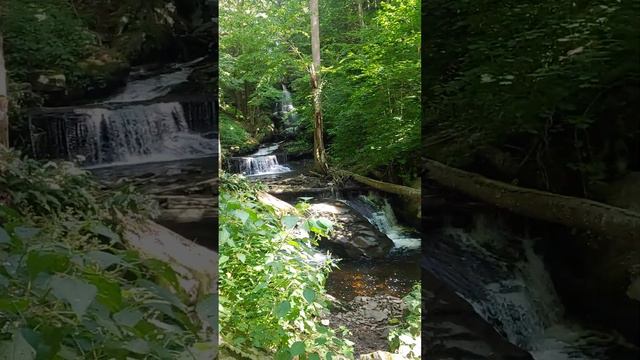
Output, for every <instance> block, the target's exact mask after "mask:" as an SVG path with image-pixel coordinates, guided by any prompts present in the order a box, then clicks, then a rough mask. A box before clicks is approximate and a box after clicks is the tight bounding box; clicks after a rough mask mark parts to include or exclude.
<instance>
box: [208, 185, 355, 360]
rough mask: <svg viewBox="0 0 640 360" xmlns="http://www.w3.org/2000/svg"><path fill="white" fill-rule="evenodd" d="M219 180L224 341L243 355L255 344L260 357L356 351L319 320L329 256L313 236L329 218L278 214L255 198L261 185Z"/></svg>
mask: <svg viewBox="0 0 640 360" xmlns="http://www.w3.org/2000/svg"><path fill="white" fill-rule="evenodd" d="M221 180H222V182H221V184H222V188H221V191H220V215H219V216H220V237H219V238H220V254H221V256H220V265H219V269H220V307H219V310H220V335H221V337H222V340H223V342H224V343H225V344H226V346H225V345H222V346H223V347H225V348H229V349H232V351H234V352H236V353H239V355H245V356H251V355H252V354H254V352H255V350H256V349H257V350H258V351H260V352H261V353H262V354H263V357H262V358H273V359H293V358H296V357H297V358H300V359H309V360H312V359H316V360H319V359H332V358H333V359H341V358H345V357H346V358H352V357H353V350H352V349H351V343H350V342H349V341H347V340H342V339H341V338H340V337H339V336H337V334H336V333H335V331H334V330H332V329H330V328H329V327H328V326H325V325H323V320H322V318H323V316H324V315H326V311H327V300H326V299H325V295H324V294H325V291H324V283H325V280H326V275H327V273H328V271H330V269H331V267H332V263H331V261H330V260H320V261H318V260H316V259H315V257H314V254H316V250H314V249H313V245H314V244H315V241H314V240H313V239H314V237H316V236H323V235H326V233H327V232H328V231H330V228H331V223H330V222H328V221H327V220H324V219H308V218H305V217H304V216H303V215H293V214H291V215H285V216H283V215H280V214H278V213H277V212H276V210H275V209H274V208H272V207H271V206H268V205H265V204H262V203H261V202H259V201H258V200H257V198H256V196H257V191H258V190H260V188H259V185H256V184H251V183H248V182H247V181H246V180H244V179H243V178H242V177H239V176H231V175H226V174H223V175H222V177H221ZM298 208H299V211H300V210H303V209H304V205H301V206H299V207H298ZM265 353H266V355H265ZM265 356H266V357H265Z"/></svg>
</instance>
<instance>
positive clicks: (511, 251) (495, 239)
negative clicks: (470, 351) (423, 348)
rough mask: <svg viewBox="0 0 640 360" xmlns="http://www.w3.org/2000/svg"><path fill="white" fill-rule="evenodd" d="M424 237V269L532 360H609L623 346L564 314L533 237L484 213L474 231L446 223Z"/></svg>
mask: <svg viewBox="0 0 640 360" xmlns="http://www.w3.org/2000/svg"><path fill="white" fill-rule="evenodd" d="M494 220H495V219H494ZM427 236H429V238H430V241H429V242H428V252H426V253H425V258H424V260H423V267H425V268H426V269H428V270H429V271H431V272H432V273H433V274H435V275H436V276H437V277H438V278H440V279H442V280H443V281H445V282H447V283H448V284H449V285H450V286H451V287H452V288H454V289H455V291H456V292H457V293H458V294H459V295H461V296H462V297H464V298H465V299H466V300H467V301H468V302H469V303H470V304H471V305H472V306H473V308H474V310H475V311H476V312H477V313H478V314H479V315H480V316H482V317H483V318H484V319H485V320H486V321H487V322H488V323H490V324H492V325H493V326H494V328H495V329H496V330H497V331H498V332H500V333H501V334H502V335H503V336H504V337H505V338H507V339H508V340H509V341H510V342H511V343H513V344H515V345H518V346H519V347H521V348H523V349H526V350H528V351H529V352H530V353H531V354H532V355H533V357H534V358H535V359H536V360H561V359H562V360H569V359H575V360H578V359H580V360H596V359H597V360H605V359H610V360H613V359H617V358H616V357H615V356H613V355H608V354H609V353H610V352H611V351H612V350H614V349H618V348H620V347H624V348H626V347H627V345H626V344H625V343H624V341H623V340H622V339H621V338H620V337H618V336H612V335H609V334H604V333H601V332H597V331H591V330H588V329H583V328H580V327H579V326H577V325H576V324H573V323H571V322H570V321H568V320H566V319H565V318H564V309H563V306H562V303H561V301H560V299H559V297H558V295H557V294H556V291H555V288H554V285H553V282H552V280H551V278H550V276H549V274H548V272H547V270H546V268H545V266H544V261H543V259H542V258H541V257H540V256H539V255H538V254H536V252H535V251H534V249H533V239H528V238H524V239H523V238H514V237H512V236H510V235H509V234H508V233H506V232H501V231H500V230H499V229H498V226H497V225H496V224H495V222H494V221H493V220H489V219H485V218H484V217H482V216H479V217H476V218H475V224H474V228H473V229H461V228H456V227H451V226H449V227H446V228H444V229H442V230H439V231H438V232H436V233H430V234H428V235H427Z"/></svg>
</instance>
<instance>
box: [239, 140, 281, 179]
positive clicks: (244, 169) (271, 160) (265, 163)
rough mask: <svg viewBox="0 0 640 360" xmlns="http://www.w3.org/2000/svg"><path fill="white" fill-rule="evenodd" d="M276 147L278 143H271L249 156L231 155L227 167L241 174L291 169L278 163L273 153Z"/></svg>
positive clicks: (273, 172) (263, 173) (270, 172)
mask: <svg viewBox="0 0 640 360" xmlns="http://www.w3.org/2000/svg"><path fill="white" fill-rule="evenodd" d="M277 149H278V145H271V146H266V147H262V148H260V149H259V150H258V151H257V152H255V153H253V154H251V155H249V156H242V157H232V158H230V159H229V167H230V168H231V171H233V172H235V173H240V174H243V175H269V174H280V173H285V172H289V171H291V169H290V168H288V167H286V166H283V165H280V163H279V161H278V155H275V154H274V152H275V151H276V150H277Z"/></svg>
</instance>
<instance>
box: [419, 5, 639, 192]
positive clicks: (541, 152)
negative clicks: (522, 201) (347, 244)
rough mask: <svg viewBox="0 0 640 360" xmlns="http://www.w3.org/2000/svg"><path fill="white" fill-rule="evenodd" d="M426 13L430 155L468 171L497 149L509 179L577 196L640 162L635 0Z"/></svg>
mask: <svg viewBox="0 0 640 360" xmlns="http://www.w3.org/2000/svg"><path fill="white" fill-rule="evenodd" d="M425 11H426V16H427V18H428V19H430V21H429V23H428V24H427V25H426V26H427V29H426V32H425V34H426V35H425V36H426V37H427V39H426V44H427V48H426V49H425V52H424V53H425V63H426V64H429V65H428V67H427V68H426V72H425V73H426V78H425V82H426V84H427V87H426V88H427V89H428V92H427V94H426V96H425V98H426V107H425V119H426V122H427V123H428V127H427V128H426V133H427V136H428V137H430V140H429V141H427V144H433V146H428V147H427V149H426V152H427V153H429V154H430V156H432V157H437V158H439V159H440V160H445V161H448V162H451V163H454V164H457V165H459V166H467V165H470V164H471V163H473V162H476V163H478V159H477V156H478V153H479V152H482V151H484V150H485V149H487V148H488V147H492V146H495V147H499V148H500V150H501V151H504V152H506V153H507V158H509V157H511V158H512V159H513V160H512V162H513V163H514V164H515V166H514V168H515V169H514V170H513V171H511V173H510V174H508V175H510V176H511V177H512V178H513V177H515V176H518V175H519V176H518V177H519V178H520V179H521V180H524V181H527V180H533V181H529V183H530V184H529V185H534V186H542V187H545V188H548V189H555V190H558V191H559V190H562V186H561V185H562V184H563V183H564V184H568V183H571V184H573V185H574V187H577V188H582V189H581V190H580V193H586V192H587V187H588V185H589V184H590V183H593V182H595V181H598V180H607V179H611V178H615V177H617V176H620V175H623V174H624V173H626V172H627V171H629V170H632V169H635V170H638V169H640V159H639V155H638V154H640V125H639V124H638V121H637V113H638V110H639V108H638V104H639V103H640V102H639V101H638V100H639V99H640V89H639V87H638V85H639V82H640V65H639V64H640V42H638V38H639V37H640V29H639V28H638V26H637V14H638V12H639V11H640V2H639V1H636V0H632V1H617V2H611V1H600V0H598V1H574V2H557V1H530V2H522V1H506V2H501V3H496V2H493V1H480V2H478V1H463V2H460V1H446V0H443V1H429V2H427V3H426V8H425ZM452 44H455V45H452ZM494 163H495V162H494ZM499 170H504V166H503V167H502V168H501V169H499ZM514 173H515V174H514ZM560 174H562V176H561V175H560ZM567 174H569V176H568V177H567ZM530 175H534V176H530ZM563 176H564V177H563ZM509 180H511V179H509ZM579 184H582V185H583V186H575V185H579Z"/></svg>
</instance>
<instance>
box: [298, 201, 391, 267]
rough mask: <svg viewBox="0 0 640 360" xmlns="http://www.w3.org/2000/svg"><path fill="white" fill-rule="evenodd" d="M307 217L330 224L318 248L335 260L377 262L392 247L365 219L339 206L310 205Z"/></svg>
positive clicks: (328, 204)
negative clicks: (332, 253)
mask: <svg viewBox="0 0 640 360" xmlns="http://www.w3.org/2000/svg"><path fill="white" fill-rule="evenodd" d="M310 211H311V213H312V214H313V215H314V216H316V217H324V218H327V219H329V220H331V221H332V222H333V223H334V228H333V231H332V232H331V234H330V235H329V238H327V239H322V240H321V241H320V245H321V246H324V247H328V248H330V249H332V250H333V251H334V252H335V253H337V254H338V255H339V256H343V257H351V258H359V257H366V258H381V257H384V256H386V255H387V254H388V253H389V251H390V250H391V248H392V247H393V241H392V240H391V239H389V237H388V236H387V235H385V234H384V233H382V232H380V231H379V230H378V229H376V228H375V226H373V225H372V224H371V223H370V222H369V221H368V220H367V219H366V218H364V217H363V216H361V215H360V214H358V213H357V212H356V211H355V210H353V209H351V208H350V207H349V206H347V205H345V204H344V203H342V202H339V201H335V200H327V201H325V202H321V203H316V204H313V205H311V208H310Z"/></svg>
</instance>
